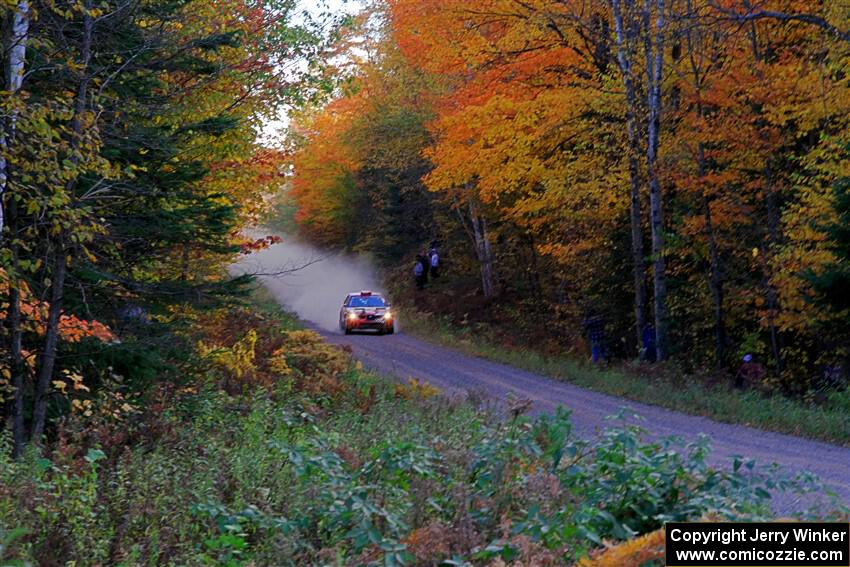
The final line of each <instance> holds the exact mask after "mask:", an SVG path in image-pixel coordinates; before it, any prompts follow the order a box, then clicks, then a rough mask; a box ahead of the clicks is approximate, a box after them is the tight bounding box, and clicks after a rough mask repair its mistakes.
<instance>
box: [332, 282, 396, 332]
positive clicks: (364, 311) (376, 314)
mask: <svg viewBox="0 0 850 567" xmlns="http://www.w3.org/2000/svg"><path fill="white" fill-rule="evenodd" d="M339 329H340V330H341V331H343V332H345V334H346V335H350V334H351V333H352V331H359V330H361V329H374V330H376V331H378V334H379V335H383V334H384V333H386V334H388V335H392V334H393V333H394V332H395V324H394V319H393V313H392V312H391V311H390V304H389V302H388V301H386V300H385V299H384V298H383V296H382V295H381V294H380V293H374V292H371V291H353V292H351V293H349V294H348V295H346V296H345V301H344V302H343V303H342V307H341V308H340V310H339Z"/></svg>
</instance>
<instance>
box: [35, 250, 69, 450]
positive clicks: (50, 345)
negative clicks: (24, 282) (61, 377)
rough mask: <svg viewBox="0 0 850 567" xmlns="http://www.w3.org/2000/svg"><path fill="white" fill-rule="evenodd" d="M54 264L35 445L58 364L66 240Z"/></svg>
mask: <svg viewBox="0 0 850 567" xmlns="http://www.w3.org/2000/svg"><path fill="white" fill-rule="evenodd" d="M53 263H54V265H53V281H52V282H51V286H50V307H49V308H48V310H47V326H46V331H45V335H44V349H43V350H42V353H41V357H40V364H39V369H38V378H37V381H36V385H35V405H34V407H33V417H32V434H31V439H32V440H33V441H34V442H35V443H40V442H41V437H42V435H43V434H44V423H45V419H46V417H47V398H48V394H49V389H50V378H52V377H53V368H54V366H55V364H56V348H57V347H58V346H59V320H60V318H61V316H62V303H63V301H62V300H63V296H64V291H65V274H66V273H67V260H66V258H65V246H64V239H62V238H61V237H60V239H59V242H58V243H57V249H56V251H55V252H54V255H53Z"/></svg>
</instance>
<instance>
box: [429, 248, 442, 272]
mask: <svg viewBox="0 0 850 567" xmlns="http://www.w3.org/2000/svg"><path fill="white" fill-rule="evenodd" d="M428 256H429V257H430V261H431V277H432V278H434V279H437V278H438V277H439V276H440V255H439V254H437V248H436V247H433V248H431V251H430V252H428Z"/></svg>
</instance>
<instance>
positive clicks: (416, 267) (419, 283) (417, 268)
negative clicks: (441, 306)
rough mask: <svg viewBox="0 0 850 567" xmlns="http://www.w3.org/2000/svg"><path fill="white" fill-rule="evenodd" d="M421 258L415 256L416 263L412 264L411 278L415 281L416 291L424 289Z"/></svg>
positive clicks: (423, 267) (423, 270) (423, 272)
mask: <svg viewBox="0 0 850 567" xmlns="http://www.w3.org/2000/svg"><path fill="white" fill-rule="evenodd" d="M424 264H425V263H424V261H423V260H422V256H416V263H414V264H413V278H414V280H415V281H416V289H424V288H425V277H424V275H425V265H424Z"/></svg>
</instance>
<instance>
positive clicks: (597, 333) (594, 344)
mask: <svg viewBox="0 0 850 567" xmlns="http://www.w3.org/2000/svg"><path fill="white" fill-rule="evenodd" d="M584 328H585V330H586V331H587V335H588V338H589V339H590V359H591V361H592V362H593V364H605V319H603V318H602V315H600V314H599V313H597V312H596V310H595V309H590V310H588V312H587V317H585V318H584Z"/></svg>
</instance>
